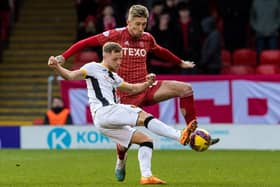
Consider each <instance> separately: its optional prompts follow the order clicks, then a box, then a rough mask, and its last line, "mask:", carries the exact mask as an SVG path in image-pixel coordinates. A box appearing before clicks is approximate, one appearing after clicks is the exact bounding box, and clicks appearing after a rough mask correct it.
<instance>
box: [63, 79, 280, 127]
mask: <svg viewBox="0 0 280 187" xmlns="http://www.w3.org/2000/svg"><path fill="white" fill-rule="evenodd" d="M157 79H158V80H178V81H183V82H190V83H191V84H192V87H193V90H194V96H195V106H196V110H197V117H198V121H199V123H202V124H212V123H228V124H232V123H237V124H279V122H280V110H279V108H280V99H279V96H280V84H279V83H280V76H279V75H275V76H271V75H269V76H265V75H252V76H221V75H220V76H157ZM61 93H62V98H63V99H64V101H65V104H66V106H68V107H69V108H70V110H71V114H72V116H73V120H74V123H75V124H89V123H92V118H91V114H90V111H89V107H88V98H87V91H86V84H85V81H61ZM145 110H146V111H148V112H150V113H152V114H153V115H154V116H156V117H158V118H159V119H161V120H162V121H164V122H166V123H168V124H184V123H185V122H184V119H183V117H182V116H181V114H180V110H179V105H178V99H170V100H168V101H165V102H161V103H160V104H157V105H154V106H151V107H146V108H145Z"/></svg>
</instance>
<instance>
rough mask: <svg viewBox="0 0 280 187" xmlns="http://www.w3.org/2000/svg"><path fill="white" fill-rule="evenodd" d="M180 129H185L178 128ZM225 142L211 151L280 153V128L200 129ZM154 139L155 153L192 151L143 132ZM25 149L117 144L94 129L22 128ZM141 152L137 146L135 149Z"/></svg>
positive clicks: (275, 126) (111, 145) (97, 146)
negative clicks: (167, 150) (162, 150)
mask: <svg viewBox="0 0 280 187" xmlns="http://www.w3.org/2000/svg"><path fill="white" fill-rule="evenodd" d="M175 127H176V128H179V129H181V128H184V126H179V125H175ZM200 128H203V129H206V130H208V131H209V132H210V134H211V136H212V137H219V138H220V139H221V141H220V142H219V143H218V144H217V145H214V146H212V147H211V148H210V149H255V150H280V140H279V134H280V126H278V125H273V126H267V125H227V124H224V125H220V124H219V125H200ZM140 129H141V130H143V131H145V132H146V133H148V134H149V135H151V136H152V138H153V139H154V147H155V149H190V148H189V146H186V147H185V146H182V145H180V144H179V143H177V142H176V141H174V140H171V139H168V138H163V137H160V136H157V135H155V134H153V133H150V132H149V131H148V130H147V129H145V128H140ZM20 137H21V141H20V142H21V148H22V149H114V148H115V143H114V142H112V141H111V140H110V139H109V138H108V137H106V136H104V135H103V134H101V133H99V132H98V130H97V129H96V128H95V127H94V126H57V127H51V126H36V127H34V126H32V127H31V126H30V127H26V126H24V127H21V135H20ZM132 148H137V146H132Z"/></svg>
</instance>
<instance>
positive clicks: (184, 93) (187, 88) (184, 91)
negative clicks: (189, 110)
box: [181, 83, 193, 97]
mask: <svg viewBox="0 0 280 187" xmlns="http://www.w3.org/2000/svg"><path fill="white" fill-rule="evenodd" d="M192 94H193V89H192V85H191V84H190V83H185V84H184V86H183V88H182V92H181V97H183V96H190V95H192Z"/></svg>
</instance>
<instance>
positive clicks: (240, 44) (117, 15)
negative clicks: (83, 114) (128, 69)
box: [0, 0, 280, 74]
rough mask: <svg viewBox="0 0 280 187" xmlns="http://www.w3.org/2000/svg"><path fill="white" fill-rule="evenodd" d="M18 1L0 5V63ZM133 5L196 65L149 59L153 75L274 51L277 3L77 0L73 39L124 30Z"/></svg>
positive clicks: (201, 70)
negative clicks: (225, 55)
mask: <svg viewBox="0 0 280 187" xmlns="http://www.w3.org/2000/svg"><path fill="white" fill-rule="evenodd" d="M22 1H23V0H1V1H0V18H1V19H0V62H1V54H2V51H3V49H5V48H6V47H7V46H8V43H9V42H8V41H9V35H10V33H11V30H12V26H13V24H14V22H16V21H17V20H18V12H19V8H20V6H21V4H22ZM132 4H142V5H145V6H147V7H148V9H149V10H150V16H149V19H148V26H147V29H146V30H147V31H148V32H150V33H151V34H152V35H153V36H154V37H155V39H156V41H157V43H158V44H160V45H161V46H163V47H165V48H167V49H169V50H170V51H172V52H173V53H174V54H176V55H177V56H179V57H180V58H182V59H185V60H190V61H194V62H195V63H196V68H194V69H191V70H181V69H180V68H179V67H177V66H174V65H173V63H171V62H162V61H160V59H157V58H156V57H154V56H149V61H150V62H149V69H150V71H152V72H154V73H157V74H220V73H221V71H222V66H223V62H222V52H223V50H226V51H229V52H230V53H231V54H233V53H234V52H235V51H236V50H237V49H244V48H245V49H252V50H254V51H255V52H256V54H257V60H259V55H260V53H261V52H262V51H263V50H264V49H278V45H279V36H278V34H279V28H280V0H269V1H265V0H243V1H236V0H130V1H127V0H118V1H117V0H115V1H113V0H102V1H101V0H75V8H76V12H77V37H76V40H81V39H84V38H86V37H89V36H92V35H95V34H98V33H101V32H103V31H106V30H109V29H113V28H117V27H123V26H125V25H126V14H127V10H128V8H129V7H130V6H131V5H132ZM94 50H96V51H99V53H100V52H101V50H100V49H94Z"/></svg>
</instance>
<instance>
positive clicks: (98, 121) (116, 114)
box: [94, 104, 142, 147]
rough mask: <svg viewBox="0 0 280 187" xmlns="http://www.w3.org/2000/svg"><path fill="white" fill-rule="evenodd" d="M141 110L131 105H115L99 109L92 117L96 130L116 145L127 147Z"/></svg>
mask: <svg viewBox="0 0 280 187" xmlns="http://www.w3.org/2000/svg"><path fill="white" fill-rule="evenodd" d="M140 111H142V109H141V108H138V107H134V106H131V105H124V104H115V105H108V106H105V107H102V108H99V109H98V110H97V111H96V112H95V115H94V124H95V126H96V128H97V129H98V130H99V131H100V132H101V133H103V134H104V135H106V136H108V137H109V138H111V139H112V140H113V141H115V142H116V143H119V144H121V145H122V146H124V147H128V146H129V144H130V142H131V138H132V135H133V133H134V132H135V131H136V129H135V128H133V127H135V126H136V122H137V119H138V114H139V112H140Z"/></svg>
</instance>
